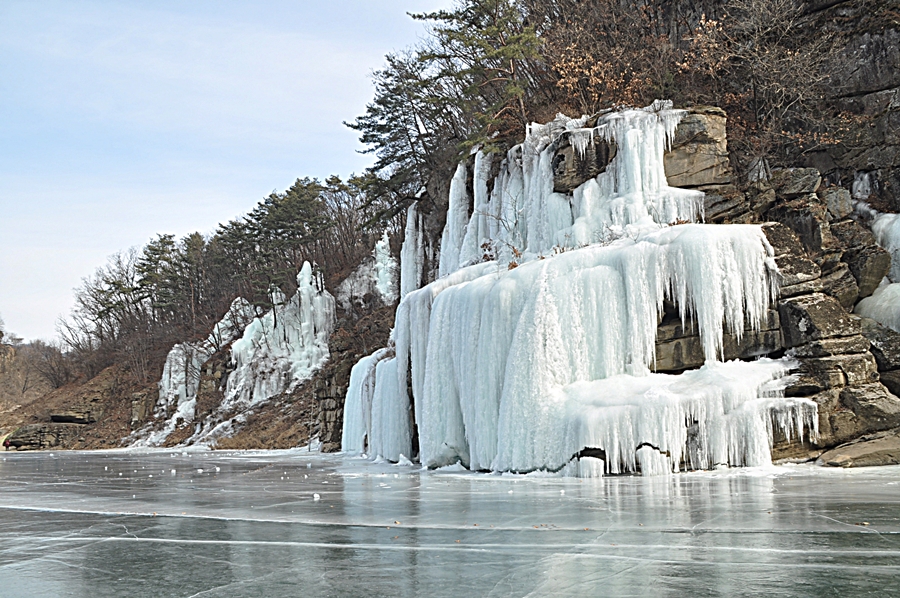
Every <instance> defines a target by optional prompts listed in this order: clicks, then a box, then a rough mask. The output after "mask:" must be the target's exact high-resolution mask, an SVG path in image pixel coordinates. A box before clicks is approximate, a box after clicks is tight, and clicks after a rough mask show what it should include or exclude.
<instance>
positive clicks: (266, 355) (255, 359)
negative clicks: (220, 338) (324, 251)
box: [221, 262, 334, 410]
mask: <svg viewBox="0 0 900 598" xmlns="http://www.w3.org/2000/svg"><path fill="white" fill-rule="evenodd" d="M333 326H334V298H333V297H332V296H331V294H330V293H329V292H328V291H326V290H325V288H324V285H323V284H322V281H321V280H319V279H318V277H317V276H314V275H313V272H312V267H311V266H310V265H309V262H306V263H304V264H303V268H301V270H300V273H299V274H297V292H296V293H295V294H294V296H293V297H291V298H290V300H288V301H284V302H283V303H280V304H277V305H276V306H275V307H274V308H273V309H272V310H270V311H269V312H267V313H266V314H265V315H264V316H262V317H261V318H257V319H255V320H253V322H251V323H250V325H248V326H247V328H246V329H245V330H244V334H243V336H241V338H239V339H238V340H236V341H235V342H234V344H233V345H232V346H231V358H232V362H233V363H234V366H235V369H234V371H232V372H231V374H230V375H229V376H228V384H227V387H226V390H225V399H224V401H223V402H222V406H221V409H222V410H225V409H230V408H233V407H236V406H239V405H243V406H249V405H252V404H254V403H259V402H261V401H265V400H266V399H268V398H270V397H273V396H275V395H277V394H279V393H282V392H284V391H286V390H289V389H290V388H291V387H293V386H294V385H296V384H298V383H299V382H301V381H303V380H306V379H307V378H309V377H310V376H311V375H312V373H313V372H314V371H315V370H316V369H318V368H319V367H320V366H321V365H322V364H323V363H324V362H325V361H326V360H327V359H328V338H329V336H330V335H331V331H332V328H333Z"/></svg>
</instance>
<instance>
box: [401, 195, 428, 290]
mask: <svg viewBox="0 0 900 598" xmlns="http://www.w3.org/2000/svg"><path fill="white" fill-rule="evenodd" d="M422 226H423V225H422V217H421V216H420V215H419V212H418V208H417V207H416V204H415V203H414V204H412V205H411V206H409V209H408V210H407V211H406V229H405V230H404V234H403V245H402V246H401V247H400V298H401V299H403V298H404V297H406V296H407V295H408V294H410V293H411V292H412V291H415V290H416V289H418V288H419V287H420V286H421V284H422V277H423V276H424V274H425V235H423V234H422Z"/></svg>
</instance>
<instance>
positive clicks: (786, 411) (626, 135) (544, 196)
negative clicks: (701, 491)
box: [344, 102, 816, 475]
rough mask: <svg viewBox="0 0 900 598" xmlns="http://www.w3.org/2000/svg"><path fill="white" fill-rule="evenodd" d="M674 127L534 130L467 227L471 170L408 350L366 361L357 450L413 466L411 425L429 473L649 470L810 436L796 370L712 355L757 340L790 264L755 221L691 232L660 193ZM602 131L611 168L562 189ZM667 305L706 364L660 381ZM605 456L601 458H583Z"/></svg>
mask: <svg viewBox="0 0 900 598" xmlns="http://www.w3.org/2000/svg"><path fill="white" fill-rule="evenodd" d="M680 117H681V111H676V110H671V106H670V105H669V104H667V103H662V102H658V103H655V104H654V105H653V106H651V107H648V108H646V109H643V110H629V111H625V112H620V113H612V114H608V115H606V116H604V117H603V118H602V119H601V120H600V121H599V122H598V125H597V127H596V128H595V129H584V128H583V122H584V121H583V120H571V119H565V118H564V117H560V118H558V119H557V120H556V121H554V122H553V123H550V124H548V125H532V126H531V127H530V128H529V130H528V136H527V138H526V141H525V142H524V144H522V145H521V146H517V147H515V148H513V149H512V150H510V152H509V153H508V154H507V158H506V160H504V161H503V162H502V163H501V165H500V168H499V171H500V174H499V176H498V178H497V179H496V180H495V181H494V185H493V190H492V192H491V194H490V197H488V193H487V188H488V185H487V183H486V180H487V179H486V177H487V176H488V175H487V173H489V172H490V171H491V160H492V158H491V157H489V156H485V155H483V154H480V153H479V154H477V155H476V157H475V168H474V181H473V184H472V186H471V188H472V190H473V194H474V198H473V199H474V211H473V213H472V216H471V218H470V219H469V220H468V222H466V218H467V215H468V211H469V209H468V205H469V204H468V202H469V199H468V198H469V195H468V189H469V185H468V184H467V177H468V175H467V172H466V169H465V167H464V166H461V167H460V168H459V169H458V170H457V173H456V175H455V176H454V179H453V181H452V183H451V191H450V208H449V212H448V217H447V218H448V219H447V225H446V228H445V230H444V236H443V239H442V245H441V263H440V272H441V274H442V277H441V278H439V279H438V280H436V281H435V282H433V283H431V284H429V285H427V286H425V287H424V288H422V289H419V290H414V291H411V290H409V286H408V285H407V286H405V288H404V290H405V291H407V293H406V295H405V297H404V298H403V300H402V301H401V303H400V305H399V307H398V309H397V314H396V321H395V327H394V332H393V340H394V342H393V351H394V353H393V355H394V356H393V357H392V356H391V355H390V353H376V354H375V355H372V356H369V357H368V358H365V359H364V360H363V361H362V362H360V364H358V365H357V367H356V368H354V371H353V376H352V378H351V385H350V389H349V391H348V396H347V404H346V407H345V437H344V438H345V440H344V449H345V450H347V451H352V452H361V451H363V450H366V451H368V453H369V454H370V455H372V456H381V457H384V458H387V459H390V460H395V461H396V460H399V459H400V456H401V455H410V454H411V452H412V442H413V438H412V430H413V423H415V425H416V426H417V429H418V441H419V459H420V461H421V462H422V463H423V464H425V465H427V466H429V467H441V466H444V465H448V464H453V463H456V462H457V461H458V462H461V463H463V464H464V465H465V466H467V467H469V468H470V469H475V470H495V471H517V472H527V471H535V470H550V471H560V470H563V471H566V472H567V473H576V474H580V475H598V474H600V473H602V472H603V471H606V472H610V473H616V472H627V471H636V470H641V471H642V472H643V473H645V474H653V473H662V472H668V471H677V470H678V469H679V468H681V467H688V468H694V467H712V466H715V465H719V464H730V465H759V464H762V463H765V462H768V461H769V460H770V450H769V447H770V443H771V439H772V434H771V432H772V429H773V428H777V429H779V430H781V431H782V432H783V433H784V434H785V435H787V436H794V437H795V436H802V435H803V434H804V433H807V434H811V435H815V433H816V431H815V425H816V423H815V422H816V419H815V413H816V408H815V405H814V404H813V403H810V402H809V401H806V400H799V399H784V398H779V397H778V393H779V389H780V386H779V384H778V383H777V382H776V380H778V379H779V378H781V377H782V376H783V375H784V374H785V373H786V372H787V371H788V369H789V367H790V362H789V361H771V360H763V361H759V362H753V363H740V362H737V363H729V364H721V363H718V362H717V361H716V360H717V359H718V358H719V357H720V356H721V351H722V343H723V334H724V332H725V331H728V332H730V333H732V334H734V335H736V336H737V337H738V338H740V336H741V335H742V333H743V331H744V330H745V329H750V330H758V329H759V327H760V324H761V322H762V320H763V317H764V315H765V313H766V310H767V309H768V308H769V306H770V305H771V303H772V301H773V300H774V298H775V296H776V295H777V276H776V275H775V274H776V267H775V265H774V262H773V260H772V257H773V256H772V253H773V252H772V248H771V246H770V245H769V243H768V241H767V240H766V238H765V236H764V234H763V232H762V230H761V228H760V227H759V226H754V225H702V224H682V223H684V222H692V221H694V220H696V218H697V216H698V215H699V211H700V206H701V205H702V198H703V194H702V193H699V192H696V191H687V190H681V189H673V188H671V187H669V186H668V185H667V184H666V180H665V174H664V170H663V161H662V156H663V152H664V150H665V147H666V145H667V143H668V140H670V139H671V137H672V135H673V133H674V129H675V126H676V125H677V123H678V120H679V119H680ZM595 131H599V135H600V136H601V137H602V138H604V139H607V140H610V141H612V142H614V143H615V144H616V146H617V153H616V156H615V158H613V160H612V161H611V162H610V164H609V165H608V166H607V168H606V170H605V171H604V172H603V173H601V174H600V175H598V176H597V177H596V179H592V180H589V181H587V182H586V183H584V184H583V185H581V186H580V187H579V188H578V189H576V190H575V191H574V193H573V195H572V196H571V197H569V196H566V195H562V194H559V193H554V192H553V173H552V168H551V163H552V159H553V156H554V152H555V144H556V142H557V140H558V139H559V136H560V135H561V134H562V133H568V134H569V135H570V136H571V135H574V137H573V138H574V139H582V141H576V143H575V145H576V148H578V147H582V149H584V148H585V147H586V144H587V143H593V142H594V141H593V139H594V136H595ZM588 136H589V137H588ZM586 139H590V141H587V140H586ZM414 219H415V216H414V214H413V213H411V214H410V218H409V219H408V223H409V222H414ZM668 223H679V224H680V225H679V226H667V224H668ZM410 245H411V244H410ZM489 254H494V255H495V256H496V257H497V258H498V259H497V260H496V261H484V260H485V259H489V258H490V257H494V255H489ZM408 255H415V254H414V253H413V252H412V251H409V252H404V258H405V257H406V256H408ZM468 264H471V265H468ZM419 267H420V265H419V264H416V266H415V268H413V267H411V266H408V265H407V264H405V263H403V262H401V269H403V270H406V269H407V268H409V271H411V272H412V271H416V270H418V269H419ZM665 300H670V301H673V302H674V303H676V304H677V306H678V308H679V309H680V312H681V313H680V315H681V317H682V320H685V321H686V320H688V319H693V320H694V321H695V322H696V323H697V327H698V329H699V332H700V338H701V342H702V345H703V349H704V353H705V357H706V360H707V365H706V366H704V368H702V369H701V370H698V371H697V372H689V373H685V374H682V375H681V376H672V375H664V374H652V373H651V368H652V367H653V365H654V363H653V361H654V359H655V340H656V330H657V325H658V322H659V321H660V318H661V315H662V313H663V302H664V301H665ZM729 376H731V378H729ZM373 380H374V385H373V384H372V382H373ZM729 381H731V382H729ZM408 386H409V387H411V389H412V404H411V401H410V396H409V393H408V392H407V391H406V389H407V387H408ZM411 407H412V408H411ZM413 414H414V422H413ZM598 445H602V446H598ZM586 449H590V450H589V451H588V452H587V453H585V452H584V451H585V450H586ZM601 454H602V455H603V456H604V459H603V460H602V461H596V463H601V464H602V465H599V466H587V465H584V464H585V463H590V462H592V460H590V459H589V458H588V456H589V455H601ZM571 463H577V464H579V465H578V466H577V468H576V470H574V471H573V467H575V466H574V465H571Z"/></svg>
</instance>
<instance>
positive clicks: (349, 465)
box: [0, 451, 900, 598]
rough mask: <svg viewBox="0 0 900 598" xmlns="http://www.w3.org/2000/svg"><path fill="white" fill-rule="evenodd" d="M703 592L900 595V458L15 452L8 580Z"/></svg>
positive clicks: (145, 592)
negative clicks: (651, 459)
mask: <svg viewBox="0 0 900 598" xmlns="http://www.w3.org/2000/svg"><path fill="white" fill-rule="evenodd" d="M201 470H202V471H201ZM151 476H152V477H151ZM315 495H318V497H319V498H318V500H316V498H315ZM863 522H865V523H867V524H868V525H861V524H862V523H863ZM585 528H587V529H585ZM686 591H690V592H691V594H693V595H697V596H720V595H721V596H741V595H748V596H749V595H768V596H788V595H789V596H858V595H869V594H871V595H881V596H887V595H897V594H900V467H883V468H878V469H865V468H864V469H859V470H830V469H821V468H812V467H806V466H802V467H801V466H797V467H781V468H770V469H762V470H760V469H752V468H751V469H746V470H727V471H721V472H701V473H691V474H681V475H676V476H666V477H658V478H642V477H631V476H629V477H608V478H599V479H572V478H556V477H550V478H548V477H533V476H512V475H502V476H501V475H485V474H470V473H465V472H453V471H446V470H439V471H436V472H423V471H421V470H420V469H418V468H417V467H412V466H408V467H404V466H392V465H387V464H378V463H371V462H368V461H364V460H360V459H348V458H342V457H339V456H324V455H317V454H304V453H298V452H266V453H227V452H194V453H181V452H172V451H156V452H150V453H136V452H106V453H78V452H73V453H56V454H52V453H25V454H15V453H10V454H2V455H0V595H2V596H90V597H91V598H100V597H103V596H125V595H127V596H194V595H202V596H295V595H305V596H326V595H327V596H362V595H365V596H420V595H421V596H450V595H453V596H476V595H479V596H523V595H529V594H531V595H541V596H546V595H558V596H598V595H610V596H613V595H614V596H680V595H684V594H685V592H686Z"/></svg>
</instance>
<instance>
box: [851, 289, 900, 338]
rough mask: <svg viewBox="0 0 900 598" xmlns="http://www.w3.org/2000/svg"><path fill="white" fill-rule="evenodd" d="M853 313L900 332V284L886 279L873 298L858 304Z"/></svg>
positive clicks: (870, 297) (867, 298) (873, 294)
mask: <svg viewBox="0 0 900 598" xmlns="http://www.w3.org/2000/svg"><path fill="white" fill-rule="evenodd" d="M853 312H854V313H856V314H859V315H861V316H863V317H866V318H872V319H873V320H875V321H876V322H878V323H879V324H881V325H882V326H887V327H888V328H890V329H892V330H896V331H897V332H900V284H898V283H896V282H895V283H891V282H889V281H888V279H887V277H885V278H884V280H882V281H881V284H880V285H878V288H877V289H875V292H874V293H872V295H871V296H869V297H866V298H865V299H862V300H860V302H859V303H857V304H856V308H855V309H854V310H853Z"/></svg>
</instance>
